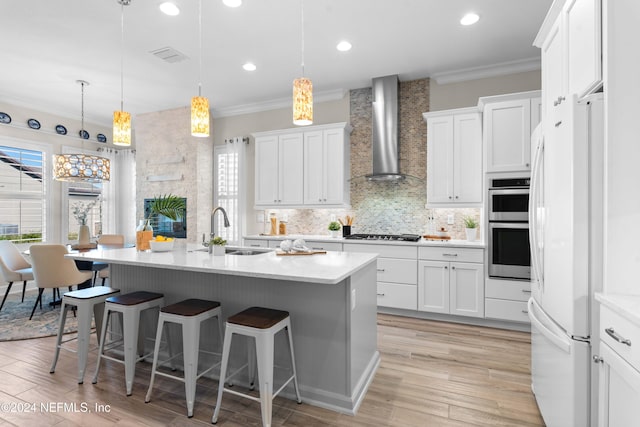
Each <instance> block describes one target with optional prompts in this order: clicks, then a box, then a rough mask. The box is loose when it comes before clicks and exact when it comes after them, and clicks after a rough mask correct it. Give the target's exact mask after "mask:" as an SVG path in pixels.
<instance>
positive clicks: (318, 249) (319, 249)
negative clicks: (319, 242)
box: [311, 247, 324, 251]
mask: <svg viewBox="0 0 640 427" xmlns="http://www.w3.org/2000/svg"><path fill="white" fill-rule="evenodd" d="M311 249H313V250H314V251H323V250H324V248H313V247H312V248H311Z"/></svg>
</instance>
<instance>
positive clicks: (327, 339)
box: [67, 247, 380, 414]
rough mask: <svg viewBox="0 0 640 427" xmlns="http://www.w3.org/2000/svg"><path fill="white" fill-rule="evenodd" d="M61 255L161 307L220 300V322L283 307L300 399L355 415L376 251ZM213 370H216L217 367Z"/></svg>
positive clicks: (369, 368)
mask: <svg viewBox="0 0 640 427" xmlns="http://www.w3.org/2000/svg"><path fill="white" fill-rule="evenodd" d="M67 256H68V257H71V258H75V259H83V260H93V261H100V262H108V263H109V264H110V268H111V272H110V277H111V279H110V280H111V286H113V287H116V288H119V289H121V291H122V292H123V293H126V292H131V291H136V290H146V291H153V292H161V293H163V294H164V296H165V303H166V304H172V303H174V302H178V301H180V300H182V299H186V298H202V299H209V300H216V301H220V302H221V303H222V312H223V317H224V318H225V319H226V317H228V316H230V315H233V314H235V313H237V312H239V311H241V310H244V309H245V308H247V307H251V306H263V307H270V308H275V309H279V310H286V311H288V312H289V313H290V316H291V323H292V326H291V328H292V333H293V344H294V350H295V357H296V369H297V373H298V383H299V386H300V393H301V396H302V400H303V402H304V403H307V404H311V405H316V406H320V407H323V408H327V409H331V410H334V411H338V412H341V413H346V414H355V413H356V412H357V409H358V407H359V405H360V403H361V402H362V400H363V398H364V395H365V393H366V391H367V388H368V386H369V384H370V383H371V381H372V380H373V377H374V375H375V372H376V369H377V367H378V365H379V363H380V355H379V353H378V350H377V331H376V329H377V328H376V304H377V300H376V255H375V254H373V255H372V254H361V253H346V252H329V253H327V254H324V255H310V256H296V257H294V256H289V257H282V256H276V254H275V253H274V252H269V253H264V254H260V255H251V256H237V255H224V256H213V255H210V254H208V253H206V252H202V251H197V252H196V251H191V250H186V249H185V248H184V247H183V248H178V249H175V250H173V251H171V252H155V253H154V252H137V251H136V250H135V249H134V248H128V249H108V250H97V251H92V252H86V253H81V254H69V255H67ZM208 328H209V329H205V328H203V332H202V335H201V339H202V341H201V342H202V343H203V344H202V345H203V346H205V345H206V343H207V341H210V343H209V344H210V345H209V347H215V346H217V339H218V337H217V332H216V331H215V330H214V328H213V324H211V326H209V327H208ZM147 329H150V328H147ZM207 331H210V333H207ZM147 334H149V333H148V331H147ZM151 336H153V332H152V333H151ZM279 340H280V341H279ZM284 340H285V338H284V336H283V334H280V335H279V336H278V337H277V339H276V346H275V348H276V354H278V353H280V354H283V353H286V345H285V344H286V341H284ZM234 341H236V340H235V339H234ZM214 342H215V343H216V344H215V345H214V344H213V343H214ZM234 345H235V344H234ZM237 350H238V349H234V352H233V354H232V359H231V362H230V363H231V364H232V366H231V368H230V369H231V371H233V369H234V367H235V368H237V367H239V366H241V365H242V364H244V363H245V362H246V352H245V351H244V350H242V349H240V350H239V351H237ZM282 357H283V359H282V360H276V364H277V365H281V366H283V367H287V366H289V360H288V357H286V354H285V355H283V356H282ZM285 357H286V358H285ZM214 372H215V375H218V370H217V369H216V370H215V371H214ZM241 378H242V377H239V380H238V383H242V382H243V381H242V379H241ZM276 382H277V380H276ZM274 385H275V386H277V383H276V384H274ZM290 388H291V386H290V385H289V386H287V388H286V389H285V390H283V394H284V395H285V396H288V397H291V396H293V390H292V388H291V390H290ZM274 389H275V388H274ZM211 403H212V404H215V402H211ZM223 403H224V401H223Z"/></svg>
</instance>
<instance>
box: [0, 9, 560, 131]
mask: <svg viewBox="0 0 640 427" xmlns="http://www.w3.org/2000/svg"><path fill="white" fill-rule="evenodd" d="M161 2H162V0H132V3H131V5H130V6H126V7H125V8H124V14H125V50H124V109H125V110H126V111H129V112H131V113H132V114H133V115H134V117H135V115H136V114H139V113H145V112H151V111H160V110H166V109H172V108H176V107H182V106H186V105H189V103H190V99H191V97H192V96H194V95H197V91H198V81H199V76H198V74H199V73H198V70H199V64H198V63H199V53H198V1H197V0H175V3H176V4H177V5H178V6H179V7H180V10H181V13H180V15H178V16H176V17H169V16H166V15H164V14H163V13H161V12H160V11H159V10H158V5H159V4H160V3H161ZM2 3H3V4H2V12H1V13H0V34H1V35H2V40H3V43H2V44H3V46H2V49H1V51H0V100H2V101H5V102H7V103H13V104H17V105H22V106H29V107H32V108H34V109H37V110H41V111H48V112H55V113H57V114H60V115H63V116H68V117H76V116H78V117H79V115H80V86H79V85H78V84H76V83H75V81H76V80H78V79H83V80H87V81H88V82H90V86H89V87H87V88H86V90H85V116H86V119H87V120H88V121H91V122H94V123H98V124H103V125H109V124H110V122H111V116H112V113H113V111H114V110H117V109H119V107H120V56H121V49H120V46H121V44H120V43H121V33H120V28H121V27H120V25H121V21H120V16H121V15H120V8H121V7H120V4H119V3H118V2H117V0H13V1H3V2H2ZM551 3H552V0H314V1H311V0H305V1H304V18H305V24H304V34H305V40H304V41H305V54H304V59H305V76H306V77H309V78H311V79H312V80H313V84H314V96H315V98H316V100H320V99H322V98H323V96H329V95H330V94H332V93H335V92H336V91H346V90H349V89H356V88H362V87H369V86H370V85H371V78H372V77H378V76H383V75H389V74H399V76H400V80H401V81H405V80H413V79H417V78H424V77H430V76H431V77H438V76H441V75H443V74H447V73H450V72H453V71H459V70H466V69H473V68H477V67H480V68H483V67H488V66H492V65H496V64H504V63H508V64H515V65H520V66H521V68H522V69H526V68H527V67H530V64H531V61H530V60H531V59H534V60H536V59H538V58H539V55H540V54H539V49H537V48H535V47H533V46H532V42H533V39H534V37H535V35H536V33H537V31H538V28H539V27H540V25H541V23H542V20H543V19H544V16H545V14H546V11H547V10H548V8H549V7H550V5H551ZM202 10H203V14H202V21H203V30H202V33H203V40H202V45H203V57H202V92H203V95H204V96H206V97H208V98H209V102H210V105H211V108H212V109H213V112H214V116H216V115H217V116H220V115H225V114H229V112H230V111H232V110H233V109H234V108H237V107H242V106H245V107H246V106H249V105H254V106H255V104H261V105H263V104H268V103H271V105H281V106H285V105H286V104H287V103H290V96H291V86H292V81H293V80H294V79H295V78H297V77H300V75H301V66H300V64H301V19H300V0H244V1H243V5H242V6H241V7H239V8H236V9H232V8H228V7H226V6H224V5H223V4H222V0H202ZM469 11H474V12H476V13H477V14H479V15H480V17H481V18H480V21H479V22H478V23H477V24H476V25H473V26H470V27H463V26H461V25H460V24H459V20H460V18H461V17H462V15H463V14H464V13H466V12H469ZM342 39H346V40H349V41H350V42H351V43H352V45H353V49H352V50H351V51H350V52H338V51H337V50H336V48H335V46H336V44H337V43H338V42H339V41H340V40H342ZM167 46H170V47H172V48H174V49H177V50H178V51H180V52H182V53H184V54H185V55H186V56H187V57H188V59H187V60H185V61H182V62H179V63H167V62H164V61H162V60H160V59H158V58H156V57H154V56H152V55H151V54H150V53H149V52H150V51H152V50H155V49H159V48H163V47H167ZM247 61H251V62H253V63H255V64H256V65H257V67H258V69H257V71H254V72H247V71H244V70H243V69H242V65H243V64H244V63H245V62H247ZM134 125H135V123H134Z"/></svg>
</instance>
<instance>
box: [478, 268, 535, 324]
mask: <svg viewBox="0 0 640 427" xmlns="http://www.w3.org/2000/svg"><path fill="white" fill-rule="evenodd" d="M484 294H485V300H484V304H485V305H484V316H485V317H486V318H489V319H500V320H509V321H512V322H523V323H530V321H529V315H528V312H527V300H528V299H529V297H530V296H531V282H527V281H524V280H502V279H492V278H488V279H486V281H485V288H484Z"/></svg>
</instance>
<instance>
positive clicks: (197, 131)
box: [191, 0, 209, 137]
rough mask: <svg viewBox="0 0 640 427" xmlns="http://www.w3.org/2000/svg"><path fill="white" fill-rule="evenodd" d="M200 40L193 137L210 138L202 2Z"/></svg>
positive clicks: (192, 123) (199, 8) (192, 126)
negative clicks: (204, 80)
mask: <svg viewBox="0 0 640 427" xmlns="http://www.w3.org/2000/svg"><path fill="white" fill-rule="evenodd" d="M198 38H199V43H200V47H199V49H200V52H199V54H198V55H199V57H200V70H199V81H198V96H194V97H193V98H191V135H192V136H199V137H206V136H209V100H208V99H207V98H205V97H204V96H202V0H199V1H198Z"/></svg>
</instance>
